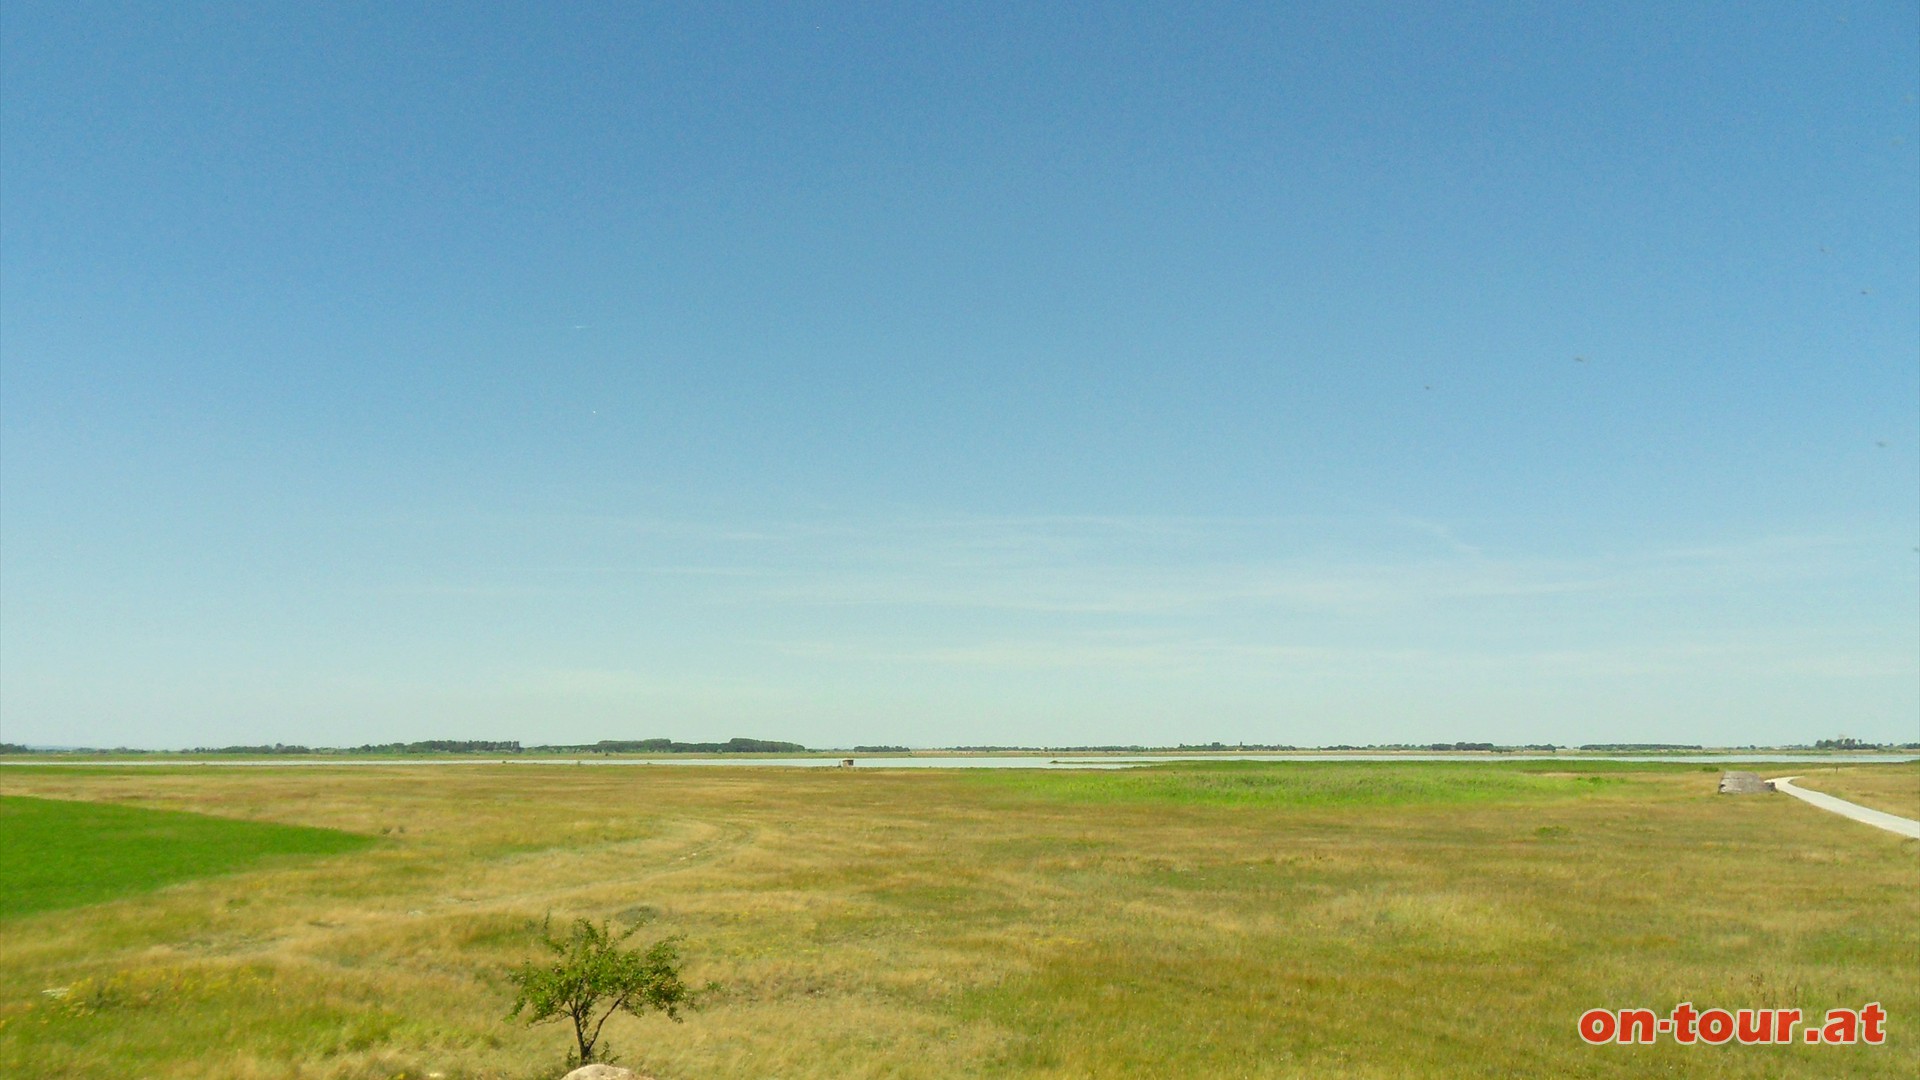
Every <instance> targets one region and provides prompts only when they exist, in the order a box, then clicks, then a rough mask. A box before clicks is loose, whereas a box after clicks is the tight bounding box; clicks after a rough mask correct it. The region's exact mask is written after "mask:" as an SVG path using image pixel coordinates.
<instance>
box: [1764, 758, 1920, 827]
mask: <svg viewBox="0 0 1920 1080" xmlns="http://www.w3.org/2000/svg"><path fill="white" fill-rule="evenodd" d="M1776 768H1778V769H1779V772H1778V773H1768V774H1767V775H1769V776H1774V775H1779V776H1785V775H1787V774H1789V773H1795V772H1797V773H1799V774H1800V779H1798V780H1795V781H1794V784H1795V785H1796V786H1798V787H1803V788H1806V789H1808V790H1810V791H1824V792H1826V793H1827V794H1829V795H1837V796H1839V797H1840V798H1842V799H1846V800H1847V801H1849V802H1857V803H1859V804H1860V805H1861V806H1871V807H1873V808H1874V809H1875V810H1885V811H1886V812H1887V813H1889V814H1899V815H1900V816H1901V817H1910V818H1915V819H1920V761H1916V762H1908V763H1907V764H1904V765H1881V766H1869V765H1820V766H1814V767H1808V766H1804V765H1800V766H1776Z"/></svg>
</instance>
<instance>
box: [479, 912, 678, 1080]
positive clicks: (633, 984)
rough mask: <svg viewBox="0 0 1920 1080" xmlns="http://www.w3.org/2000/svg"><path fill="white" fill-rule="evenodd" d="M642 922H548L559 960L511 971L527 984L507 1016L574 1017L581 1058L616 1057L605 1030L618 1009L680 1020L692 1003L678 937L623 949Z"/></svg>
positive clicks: (547, 937)
mask: <svg viewBox="0 0 1920 1080" xmlns="http://www.w3.org/2000/svg"><path fill="white" fill-rule="evenodd" d="M638 929H639V927H638V926H634V927H630V928H628V929H626V930H623V931H618V932H616V931H614V930H613V929H612V928H610V927H609V926H608V925H607V924H605V923H595V922H591V921H589V920H587V919H575V920H574V921H573V925H572V926H571V927H570V928H569V930H568V932H567V935H566V936H565V937H558V938H557V937H554V936H553V933H552V928H551V926H550V925H548V926H544V927H542V929H541V934H540V936H541V940H542V942H543V943H544V944H545V945H546V947H547V948H548V950H550V951H551V952H552V953H553V955H554V959H553V960H552V961H551V962H549V963H545V964H542V963H537V962H535V961H531V960H529V961H527V962H526V963H524V964H521V965H520V966H519V967H517V968H515V969H514V970H512V971H510V972H508V973H507V978H508V980H509V981H511V982H512V983H513V984H514V985H515V986H517V987H519V988H520V992H519V994H518V996H516V997H515V998H514V1000H513V1009H512V1011H510V1012H508V1013H507V1016H508V1018H509V1019H511V1018H512V1017H516V1016H519V1015H520V1014H521V1013H522V1012H525V1013H526V1014H527V1022H528V1023H530V1024H539V1023H545V1022H547V1021H557V1020H561V1019H567V1020H571V1021H573V1037H574V1043H575V1051H574V1053H573V1054H570V1055H569V1057H568V1060H569V1062H570V1063H578V1064H581V1065H586V1064H590V1063H592V1062H593V1061H596V1060H605V1059H606V1058H607V1057H608V1056H610V1055H609V1054H608V1049H607V1047H606V1046H605V1045H604V1044H602V1043H601V1042H600V1029H601V1027H603V1026H604V1025H605V1024H606V1022H607V1019H608V1018H609V1017H611V1016H612V1015H613V1014H614V1013H617V1012H624V1013H628V1014H630V1015H633V1016H643V1015H645V1014H646V1013H648V1012H652V1011H656V1010H657V1011H659V1012H663V1013H666V1014H667V1018H668V1019H669V1020H673V1021H676V1022H677V1021H679V1019H680V1008H681V1007H682V1006H683V1005H690V1002H689V1001H688V996H689V994H688V990H687V985H686V983H684V982H682V981H681V979H680V952H679V939H678V938H666V939H664V940H661V941H656V942H654V943H653V944H652V945H651V946H649V947H648V948H647V949H646V951H644V952H642V951H640V950H638V949H627V948H623V947H622V946H623V945H624V944H625V942H626V940H627V939H628V938H630V937H632V936H633V935H634V932H635V931H637V930H638ZM596 1052H598V1053H599V1054H600V1055H601V1057H599V1058H596V1057H595V1056H594V1055H595V1053H596Z"/></svg>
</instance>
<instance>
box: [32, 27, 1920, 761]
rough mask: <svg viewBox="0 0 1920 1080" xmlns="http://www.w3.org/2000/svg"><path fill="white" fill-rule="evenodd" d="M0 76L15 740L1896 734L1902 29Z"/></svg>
mask: <svg viewBox="0 0 1920 1080" xmlns="http://www.w3.org/2000/svg"><path fill="white" fill-rule="evenodd" d="M1095 8H1098V10H1093V9H1095ZM0 39H3V40H0V49H3V50H4V54H3V56H0V61H3V63H0V738H4V739H5V740H6V741H12V742H26V743H36V744H39V743H45V744H88V745H115V744H126V745H135V746H149V747H178V746H192V745H200V744H222V743H231V742H249V743H254V742H273V741H281V742H300V743H309V744H324V745H342V744H356V743H360V742H367V741H388V740H395V739H421V738H490V739H520V740H522V741H526V742H544V741H591V740H596V739H603V738H645V737H653V736H670V737H675V738H680V739H710V738H726V737H730V736H734V735H748V736H755V737H763V738H781V739H793V740H797V741H801V742H805V743H808V744H810V745H825V746H831V745H852V744H855V743H901V744H907V745H915V746H932V745H948V744H956V743H958V744H978V743H1019V744H1056V745H1060V744H1079V743H1132V742H1144V743H1173V742H1180V741H1190V742H1198V741H1212V740H1221V741H1225V742H1236V741H1249V742H1261V743H1268V742H1281V743H1296V744H1302V745H1316V744H1324V743H1370V742H1386V741H1418V742H1427V741H1434V740H1445V741H1455V740H1469V741H1481V740H1491V741H1498V742H1515V741H1526V742H1532V741H1555V742H1572V743H1581V742H1601V741H1607V742H1616V741H1670V742H1689V743H1692V742H1702V743H1713V744H1746V743H1753V742H1758V743H1769V742H1779V741H1786V742H1799V741H1809V740H1812V739H1815V738H1821V737H1830V736H1835V735H1840V734H1850V735H1854V736H1857V737H1861V738H1868V739H1877V740H1902V741H1904V740H1911V739H1920V98H1917V95H1920V44H1917V43H1920V9H1916V7H1915V5H1913V4H1912V3H1907V2H1902V3H1882V4H1874V3H1832V4H1821V3H1811V4H1810V3H1778V4H1775V3H1760V4H1756V3H1740V4H1725V5H1706V4H1698V3H1674V4H1668V5H1660V4H1635V5H1626V6H1622V5H1616V4H1607V5H1601V4H1595V5H1585V6H1582V5H1561V4H1553V5H1533V4H1524V5H1523V4H1432V5H1425V4H1412V3H1389V4H1380V5H1368V4H1355V3H1328V4H1323V5H1293V4H1273V3H1263V4H1249V5H1244V6H1228V5H1196V4H1190V3H1172V4H1164V5H1087V4H1057V5H1041V4H1027V3H1017V4H1016V3H1009V4H990V5H973V4H969V5H956V6H942V5H935V4H901V5H869V4H861V5H837V4H826V3H813V4H781V5H722V4H713V3H698V4H688V5H684V6H681V5H645V6H644V7H643V6H642V5H636V4H628V3H610V4H564V5H562V4H536V3H528V4H493V5H487V4H408V5H396V4H386V3H366V4H349V3H339V4H325V5H321V4H264V5H262V4H238V3H233V4H218V5H202V4H188V3H182V4H136V5H127V6H120V5H109V4H97V3H75V2H68V0H62V2H58V3H54V2H43V0H11V2H9V3H7V4H5V5H4V7H0Z"/></svg>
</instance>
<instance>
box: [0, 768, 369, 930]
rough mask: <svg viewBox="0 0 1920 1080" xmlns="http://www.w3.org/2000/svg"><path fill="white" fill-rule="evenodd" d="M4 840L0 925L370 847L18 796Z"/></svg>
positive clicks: (1, 804) (2, 799) (261, 827)
mask: <svg viewBox="0 0 1920 1080" xmlns="http://www.w3.org/2000/svg"><path fill="white" fill-rule="evenodd" d="M0 837H5V839H6V842H5V844H3V845H0V881H4V882H6V887H5V888H4V889H0V919H4V918H9V917H13V916H18V915H26V914H30V913H32V912H36V911H52V910H56V909H60V908H70V907H80V906H82V905H85V904H97V903H99V902H101V901H103V900H112V899H116V898H118V897H122V896H129V895H133V894H136V893H142V892H149V891H151V890H154V889H158V888H160V887H162V886H164V885H169V884H172V883H173V882H176V881H185V880H188V879H190V878H198V877H206V876H209V875H212V874H225V873H231V872H233V871H235V870H242V869H245V868H247V867H250V866H254V865H256V864H259V863H261V862H264V861H267V860H272V859H278V858H283V857H287V856H313V855H334V854H339V853H341V852H348V851H358V850H361V849H362V848H365V847H367V846H369V845H371V844H373V843H374V842H375V841H374V839H373V838H372V837H366V836H360V835H357V834H354V833H347V832H340V831H338V830H335V829H314V828H307V827H305V826H298V825H273V824H267V823H264V822H256V821H234V820H231V819H228V818H217V817H208V816H206V815H204V814H188V813H181V812H179V811H174V810H146V809H141V808H139V807H132V806H111V805H105V804H101V803H89V802H73V801H69V800H64V799H34V798H26V797H22V796H0Z"/></svg>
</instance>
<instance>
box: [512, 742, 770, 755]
mask: <svg viewBox="0 0 1920 1080" xmlns="http://www.w3.org/2000/svg"><path fill="white" fill-rule="evenodd" d="M531 749H532V750H534V751H535V752H537V753H553V754H804V753H806V752H807V748H806V747H804V746H802V745H800V744H799V743H797V742H780V741H778V740H775V739H728V740H727V741H726V742H723V743H718V742H675V741H674V740H672V739H602V740H600V741H599V742H597V743H591V744H589V743H581V744H579V745H575V746H535V747H532V748H531Z"/></svg>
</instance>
